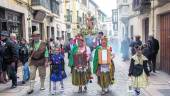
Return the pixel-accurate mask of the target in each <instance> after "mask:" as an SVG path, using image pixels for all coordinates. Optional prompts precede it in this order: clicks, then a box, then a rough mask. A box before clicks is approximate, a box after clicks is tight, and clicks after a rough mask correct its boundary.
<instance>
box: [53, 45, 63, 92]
mask: <svg viewBox="0 0 170 96" xmlns="http://www.w3.org/2000/svg"><path fill="white" fill-rule="evenodd" d="M50 59H51V67H50V68H51V70H50V71H51V72H50V73H51V74H50V75H51V76H50V80H51V81H50V82H51V83H52V90H51V94H52V95H55V94H56V92H57V91H56V83H57V82H60V84H61V90H64V84H63V79H65V78H66V73H65V64H64V56H63V55H62V54H61V50H60V48H56V50H55V53H54V54H52V55H51V57H50Z"/></svg>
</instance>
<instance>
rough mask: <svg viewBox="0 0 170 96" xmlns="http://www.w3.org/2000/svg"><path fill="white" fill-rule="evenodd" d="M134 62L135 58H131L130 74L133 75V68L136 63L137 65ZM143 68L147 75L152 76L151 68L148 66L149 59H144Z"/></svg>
mask: <svg viewBox="0 0 170 96" xmlns="http://www.w3.org/2000/svg"><path fill="white" fill-rule="evenodd" d="M134 62H135V60H134V59H131V62H130V68H129V74H128V75H129V76H132V74H133V68H134V65H135V64H134ZM143 68H144V72H145V73H146V75H147V76H150V73H149V69H148V66H147V60H144V61H143Z"/></svg>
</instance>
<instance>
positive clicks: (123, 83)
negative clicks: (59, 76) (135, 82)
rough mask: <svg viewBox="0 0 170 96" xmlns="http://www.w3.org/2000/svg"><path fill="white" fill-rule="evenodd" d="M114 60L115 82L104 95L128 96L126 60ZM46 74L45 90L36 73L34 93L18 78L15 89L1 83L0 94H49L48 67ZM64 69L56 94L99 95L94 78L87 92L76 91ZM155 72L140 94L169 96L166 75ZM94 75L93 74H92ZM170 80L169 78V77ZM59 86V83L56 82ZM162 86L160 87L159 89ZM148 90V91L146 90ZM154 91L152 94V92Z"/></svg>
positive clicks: (61, 95) (67, 68)
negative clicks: (65, 75) (63, 77)
mask: <svg viewBox="0 0 170 96" xmlns="http://www.w3.org/2000/svg"><path fill="white" fill-rule="evenodd" d="M114 61H115V67H116V73H115V78H116V81H115V84H114V85H113V86H111V87H110V92H109V93H108V94H107V95H105V96H129V95H128V92H127V91H128V75H127V73H128V66H129V64H128V61H127V62H122V61H121V59H120V58H119V56H117V57H115V59H114ZM66 64H67V59H66ZM47 70H48V72H47V76H46V83H45V86H46V90H44V91H40V90H39V86H40V82H38V81H39V77H38V74H37V78H36V84H35V88H34V89H35V90H34V93H33V94H32V95H27V94H26V92H27V90H28V88H29V83H27V84H25V85H22V84H20V80H19V81H18V82H19V85H18V87H17V88H16V89H10V87H11V85H10V83H8V84H5V85H3V84H1V85H0V86H1V87H0V96H51V95H50V93H49V68H48V69H47ZM19 71H20V72H19V73H18V76H19V77H20V78H19V79H21V78H22V77H21V74H22V72H21V68H20V69H19ZM66 71H67V75H68V77H67V78H66V79H65V80H64V92H60V89H59V88H60V87H58V89H57V90H58V93H59V94H60V95H59V94H58V95H57V96H101V89H100V87H99V86H98V85H97V82H96V78H94V79H93V83H89V84H88V92H87V93H83V94H80V93H77V90H78V88H77V87H75V86H73V85H72V83H71V74H70V73H69V72H70V68H69V67H68V66H66ZM157 74H162V75H161V76H160V77H161V79H160V80H159V79H157V75H154V74H152V75H151V81H150V82H151V85H150V86H149V87H148V88H147V89H146V90H142V94H141V96H169V95H168V94H169V93H168V92H169V89H170V86H169V84H166V83H165V81H162V80H166V79H167V76H166V75H165V74H164V73H157ZM93 77H95V76H93ZM169 80H170V78H169ZM57 85H58V86H59V83H58V84H57ZM159 88H160V92H163V93H164V94H163V95H161V93H158V91H157V89H159ZM161 88H162V89H161ZM148 90H149V91H148ZM153 93H154V94H153ZM156 94H160V95H156Z"/></svg>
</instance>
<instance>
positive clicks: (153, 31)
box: [152, 0, 155, 36]
mask: <svg viewBox="0 0 170 96" xmlns="http://www.w3.org/2000/svg"><path fill="white" fill-rule="evenodd" d="M152 3H153V8H152V35H154V36H155V29H154V27H155V10H154V7H155V4H154V3H155V2H154V0H152Z"/></svg>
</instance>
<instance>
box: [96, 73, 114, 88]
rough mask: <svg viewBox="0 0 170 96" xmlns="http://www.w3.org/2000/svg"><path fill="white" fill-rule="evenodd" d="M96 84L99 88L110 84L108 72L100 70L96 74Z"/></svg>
mask: <svg viewBox="0 0 170 96" xmlns="http://www.w3.org/2000/svg"><path fill="white" fill-rule="evenodd" d="M98 84H99V85H100V87H101V88H107V87H109V85H110V84H111V78H110V72H101V73H100V75H99V76H98Z"/></svg>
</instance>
